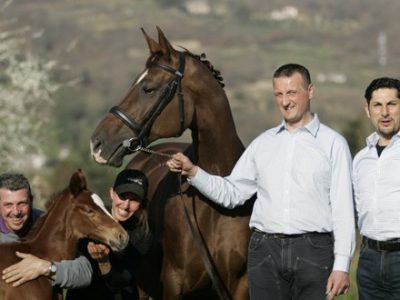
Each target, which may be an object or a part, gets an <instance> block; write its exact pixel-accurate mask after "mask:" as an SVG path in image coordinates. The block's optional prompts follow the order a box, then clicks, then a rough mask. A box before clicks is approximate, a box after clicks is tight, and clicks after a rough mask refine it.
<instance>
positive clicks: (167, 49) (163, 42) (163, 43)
mask: <svg viewBox="0 0 400 300" xmlns="http://www.w3.org/2000/svg"><path fill="white" fill-rule="evenodd" d="M157 31H158V43H159V44H160V47H161V51H162V52H163V54H164V55H166V56H167V57H169V56H170V55H171V53H172V52H173V51H174V48H173V47H172V45H171V44H170V42H169V41H168V40H167V38H166V37H165V35H164V33H163V32H162V30H161V28H160V27H158V26H157Z"/></svg>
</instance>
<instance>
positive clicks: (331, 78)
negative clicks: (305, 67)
mask: <svg viewBox="0 0 400 300" xmlns="http://www.w3.org/2000/svg"><path fill="white" fill-rule="evenodd" d="M317 81H318V82H333V83H337V84H343V83H346V81H347V76H346V74H343V73H328V74H325V73H318V74H317Z"/></svg>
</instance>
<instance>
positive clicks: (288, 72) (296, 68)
mask: <svg viewBox="0 0 400 300" xmlns="http://www.w3.org/2000/svg"><path fill="white" fill-rule="evenodd" d="M294 73H299V74H300V75H301V77H303V82H304V86H305V88H307V87H308V86H309V85H310V84H311V76H310V72H309V71H308V69H307V68H306V67H304V66H302V65H299V64H286V65H283V66H280V67H279V68H278V69H277V70H276V71H275V73H274V76H273V78H279V77H290V76H292V75H293V74H294Z"/></svg>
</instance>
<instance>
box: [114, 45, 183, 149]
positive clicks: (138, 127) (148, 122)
mask: <svg viewBox="0 0 400 300" xmlns="http://www.w3.org/2000/svg"><path fill="white" fill-rule="evenodd" d="M146 66H147V68H150V67H153V66H154V67H158V68H160V69H162V70H164V71H166V72H169V73H172V74H174V75H175V76H174V78H173V79H172V80H171V81H170V82H169V83H168V84H167V86H166V87H165V89H164V90H163V91H162V94H161V96H160V97H159V98H158V100H157V102H156V104H155V105H154V106H153V107H152V108H151V110H150V111H149V112H148V113H147V116H146V117H145V118H144V121H143V122H142V124H139V123H138V122H136V121H135V120H133V119H132V118H131V116H129V115H128V114H127V113H126V112H124V111H123V110H122V109H121V108H120V107H118V106H113V107H111V109H110V111H109V112H110V113H112V114H113V115H115V116H116V117H117V118H118V119H120V120H121V121H122V122H123V123H124V124H125V125H126V126H127V127H129V128H130V129H131V130H132V131H133V132H134V133H135V135H136V136H135V137H132V138H130V139H127V140H124V141H123V142H122V146H123V147H125V148H127V150H128V151H131V152H134V151H135V150H136V148H131V144H132V143H133V142H135V141H139V145H138V146H139V147H140V146H141V147H147V146H148V145H149V140H148V138H149V132H150V129H151V127H152V126H153V123H154V121H155V120H156V119H157V117H158V115H159V114H160V113H161V112H162V111H163V110H164V108H165V107H166V106H167V104H168V103H170V102H171V100H172V98H173V97H174V95H175V93H176V90H177V89H178V93H177V95H178V100H179V122H180V127H181V128H180V132H179V134H177V136H180V135H181V134H182V133H183V131H184V130H185V128H184V126H185V112H184V99H183V94H182V86H181V81H182V78H183V74H184V71H185V54H184V53H183V52H179V67H178V70H176V69H174V68H172V67H170V66H167V65H163V64H160V63H159V62H158V61H157V59H155V60H151V61H149V62H148V63H147V64H146Z"/></svg>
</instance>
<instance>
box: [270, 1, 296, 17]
mask: <svg viewBox="0 0 400 300" xmlns="http://www.w3.org/2000/svg"><path fill="white" fill-rule="evenodd" d="M270 17H271V19H272V20H276V21H282V20H291V19H297V18H298V17H299V10H298V9H297V7H295V6H291V5H289V6H285V7H284V8H282V9H276V10H273V11H272V12H271V14H270Z"/></svg>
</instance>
